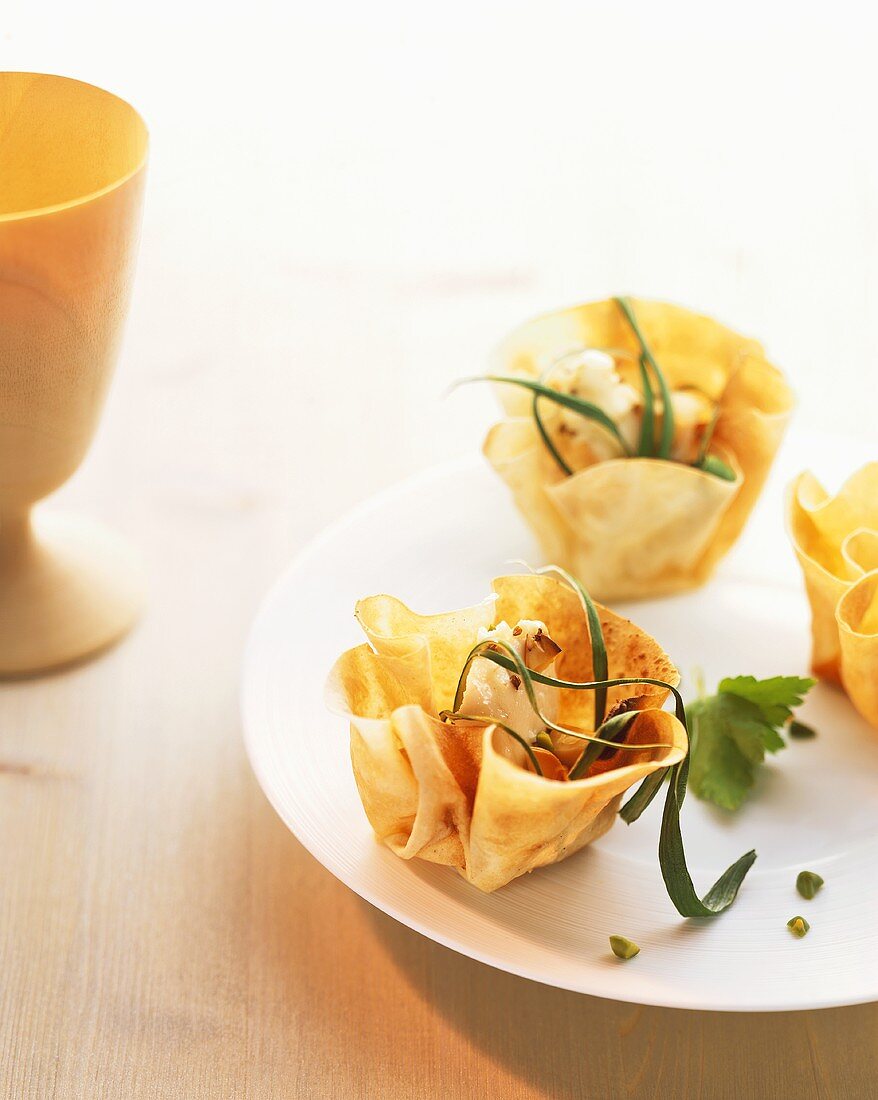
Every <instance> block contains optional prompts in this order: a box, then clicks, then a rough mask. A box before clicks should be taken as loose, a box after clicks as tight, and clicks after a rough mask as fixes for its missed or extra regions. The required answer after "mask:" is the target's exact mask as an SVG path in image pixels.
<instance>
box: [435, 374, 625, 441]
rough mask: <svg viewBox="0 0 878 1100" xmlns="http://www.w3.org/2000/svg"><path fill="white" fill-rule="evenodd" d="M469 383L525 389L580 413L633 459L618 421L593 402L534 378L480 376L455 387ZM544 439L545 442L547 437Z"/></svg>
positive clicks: (500, 375) (465, 379)
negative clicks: (495, 383)
mask: <svg viewBox="0 0 878 1100" xmlns="http://www.w3.org/2000/svg"><path fill="white" fill-rule="evenodd" d="M467 382H502V383H504V384H507V385H510V386H521V387H522V388H523V389H526V390H530V391H531V393H533V394H536V395H537V396H539V397H545V398H546V399H547V400H549V401H554V402H555V404H556V405H561V406H562V408H565V409H570V410H571V411H572V412H575V413H579V415H580V416H582V417H584V418H585V419H586V420H593V421H594V422H595V423H596V424H600V426H601V427H602V428H605V429H606V430H607V431H608V432H609V433H610V435H611V436H612V437H613V438H614V439H615V440H616V442H617V443H618V444H619V446H620V447H621V448H622V451H623V453H624V454H625V455H627V456H628V457H629V458H630V457H631V450H630V448H629V446H628V444H627V443H626V442H625V439H624V437H623V435H622V433H621V432H620V431H619V428H618V425H617V424H616V421H615V420H613V418H612V417H610V416H607V414H606V413H605V412H604V410H603V409H602V408H601V407H600V406H599V405H595V404H594V403H593V402H591V401H585V400H583V398H581V397H575V396H574V395H573V394H569V393H561V391H560V390H555V389H552V387H551V386H547V385H545V383H543V382H536V381H534V379H532V378H518V377H516V376H515V375H511V374H480V375H476V376H475V377H473V378H461V379H460V381H459V382H456V383H455V385H456V386H462V385H464V384H465V383H467ZM543 438H544V440H545V437H543Z"/></svg>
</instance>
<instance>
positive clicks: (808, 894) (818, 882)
mask: <svg viewBox="0 0 878 1100" xmlns="http://www.w3.org/2000/svg"><path fill="white" fill-rule="evenodd" d="M822 885H823V879H822V878H821V877H820V875H818V874H816V873H815V872H814V871H799V875H798V878H797V879H796V889H797V890H798V891H799V893H800V894H801V895H802V897H803V898H807V899H808V901H810V900H811V898H813V897H814V895H815V894H816V893H817V891H818V890H819V889H820V887H821V886H822Z"/></svg>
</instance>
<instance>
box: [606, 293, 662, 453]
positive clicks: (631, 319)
mask: <svg viewBox="0 0 878 1100" xmlns="http://www.w3.org/2000/svg"><path fill="white" fill-rule="evenodd" d="M613 301H614V302H615V303H616V305H617V306H618V307H619V309H620V310H621V311H622V315H623V317H624V318H625V320H626V321H627V322H628V324H629V325H630V327H631V331H632V332H633V333H634V335H635V337H636V338H637V342H638V344H640V354H641V357H642V360H643V361H644V362H645V363H646V364H648V365H649V367H650V369H651V370H652V373H653V375H654V377H655V380H656V384H657V386H658V389H659V394H660V395H661V399H662V431H661V437H660V439H659V443H658V449H657V451H656V457H657V458H666V459H670V457H671V445H672V443H673V442H674V407H673V405H672V403H671V391H670V389H669V387H668V383H667V379H666V378H665V376H664V374H663V373H662V370H661V368H660V367H659V365H658V363H657V362H656V361H655V356H654V355H653V354H652V351H651V350H650V347H649V344H647V342H646V338H645V337H644V335H643V333H642V332H641V330H640V325H639V324H638V323H637V318H636V317H635V316H634V310H633V309H632V307H631V302H630V301H629V300H628V298H625V297H621V298H614V299H613Z"/></svg>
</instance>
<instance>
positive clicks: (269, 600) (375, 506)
mask: <svg viewBox="0 0 878 1100" xmlns="http://www.w3.org/2000/svg"><path fill="white" fill-rule="evenodd" d="M481 466H482V463H481V461H480V460H479V459H478V458H477V457H476V456H473V455H467V456H462V457H459V458H456V459H450V460H447V461H444V462H440V463H436V464H434V465H431V466H427V467H424V468H422V469H420V470H418V471H416V472H415V473H412V474H409V475H408V476H406V477H405V478H403V479H401V480H400V481H397V482H394V483H392V484H390V485H388V486H385V487H384V488H383V489H380V490H378V491H377V492H375V493H373V494H371V495H370V496H368V497H367V498H366V499H365V500H362V501H360V502H358V503H357V504H355V505H353V506H352V507H351V508H349V509H347V510H346V511H345V512H343V513H342V515H341V516H339V517H338V518H336V519H335V520H333V521H331V522H330V523H329V524H328V525H326V526H325V527H323V528H322V529H321V530H320V531H318V532H317V533H316V534H315V535H314V536H313V537H312V538H311V539H309V540H308V542H307V543H306V544H305V545H304V546H303V547H302V548H301V549H300V550H299V551H297V552H296V554H295V555H294V556H293V557H292V559H291V560H290V561H289V562H288V563H287V565H286V566H285V567H284V568H283V569H282V570H281V571H280V573H279V574H278V576H277V577H276V578H275V580H274V581H273V582H272V583H271V585H270V586H269V587H268V589H267V590H266V592H265V594H264V595H263V597H262V599H261V600H260V603H259V606H258V609H257V611H256V614H255V616H254V618H253V621H252V623H251V625H250V628H249V630H248V633H247V639H246V642H245V645H244V649H243V654H242V671H241V678H240V690H239V713H240V719H241V725H242V734H243V741H244V747H245V750H246V753H247V758H248V761H249V764H250V767H251V770H252V771H253V774H254V776H255V777H256V780H257V783H258V784H259V786H260V788H261V790H262V792H263V794H264V795H265V797H266V798H267V799H268V801H269V803H270V805H271V806H272V808H273V809H274V811H275V813H276V814H277V815H278V817H279V818H280V819H281V821H282V822H283V823H284V825H285V826H286V827H287V828H288V829H289V831H290V832H291V833H292V834H293V836H294V837H295V838H296V840H297V841H298V842H299V843H300V844H301V845H302V847H303V848H304V849H305V850H306V851H307V852H308V854H309V855H310V856H311V857H312V858H313V859H315V860H316V861H317V862H318V863H319V864H320V865H321V866H322V867H324V868H325V869H326V870H327V871H329V873H330V874H331V875H333V876H334V877H335V878H336V879H338V881H339V882H341V883H342V884H343V885H344V886H346V887H347V888H348V889H349V890H352V891H353V892H354V893H355V894H357V896H358V897H361V898H362V899H363V900H364V901H366V902H367V903H368V904H369V905H371V906H373V908H375V909H377V910H378V911H379V912H382V913H384V914H386V915H387V916H389V917H391V918H392V919H393V920H395V921H397V922H398V923H400V924H402V925H404V926H405V927H407V928H410V929H411V930H412V931H414V932H416V933H418V935H421V936H423V937H425V938H426V939H428V940H432V941H433V942H435V943H438V944H439V945H440V946H442V947H444V948H446V949H448V950H451V951H455V952H456V953H458V954H460V955H463V956H465V957H466V958H470V959H472V960H473V961H475V962H478V963H481V964H483V965H485V966H490V967H492V968H494V969H496V970H501V971H503V972H505V973H509V974H513V975H515V976H517V977H520V978H525V979H527V980H529V981H534V982H537V983H539V984H540V985H545V986H548V987H549V988H553V989H563V990H566V991H568V992H572V993H579V994H581V995H583V996H591V997H598V998H602V999H605V1000H612V1001H617V1002H622V1003H627V1004H640V1005H645V1006H649V1007H655V1008H666V1009H672V1010H675V1011H701V1012H741V1013H759V1012H772V1013H773V1012H810V1011H822V1010H825V1009H832V1008H843V1007H853V1006H855V1005H862V1004H871V1003H875V1002H876V1001H878V996H876V995H874V994H866V995H863V996H857V997H851V996H850V995H846V996H836V997H832V996H825V997H822V998H816V999H813V1000H811V1001H809V1003H808V1004H801V1003H790V1002H789V1001H784V1000H782V999H779V1000H775V1001H770V1002H768V1003H764V1002H760V1003H755V1002H736V1003H734V1004H709V1005H705V1004H704V1003H703V1002H702V1001H699V1000H698V999H696V998H693V997H687V996H685V995H682V996H680V997H676V998H674V999H673V1000H671V999H669V998H668V996H667V995H665V996H650V995H649V993H648V992H646V991H644V992H643V993H642V994H638V995H636V996H635V995H632V994H631V993H630V992H628V991H625V990H622V991H620V990H619V989H614V988H612V986H610V985H607V986H606V987H605V986H604V985H603V984H602V983H601V982H600V980H597V979H596V975H594V974H593V973H592V975H591V977H592V978H594V979H596V980H593V981H590V982H589V988H587V989H586V988H583V986H582V984H576V983H573V982H567V981H564V980H559V979H550V978H547V977H545V976H544V975H542V974H540V973H537V972H534V971H533V970H531V969H530V968H528V967H527V966H526V965H522V964H517V963H516V962H514V961H510V960H509V959H507V958H505V957H504V958H502V959H501V958H498V957H492V955H491V953H490V952H489V951H480V950H478V949H474V948H472V947H470V946H469V945H468V944H466V942H465V941H464V942H462V941H460V940H456V939H452V938H451V937H448V936H445V935H444V934H443V933H442V932H441V931H437V930H436V929H435V928H433V927H429V928H428V927H427V926H426V924H425V923H424V922H422V921H421V920H419V919H418V918H417V917H413V916H412V915H411V914H410V913H408V912H406V911H404V910H403V908H402V907H400V906H398V905H397V904H395V903H394V902H392V901H387V900H386V899H385V898H384V897H382V896H380V891H378V890H373V889H370V888H369V887H368V886H367V885H365V884H363V883H361V882H356V881H354V875H353V873H352V872H349V871H348V870H347V869H345V868H343V867H340V866H339V865H338V864H337V863H336V861H335V860H334V859H333V858H332V857H331V856H329V855H327V854H326V853H323V852H321V853H320V854H318V852H317V851H316V850H315V847H314V846H313V845H312V843H311V842H310V840H309V839H306V838H305V836H303V835H301V833H300V830H299V829H297V827H296V824H295V823H294V822H292V821H291V820H289V818H288V816H287V814H286V813H285V811H284V808H283V804H282V799H281V797H280V795H279V793H278V790H277V788H276V786H275V784H274V782H273V780H272V778H271V776H270V775H269V774H268V769H267V768H266V767H265V766H264V764H263V762H262V761H261V759H260V754H259V752H258V751H257V742H258V739H259V735H258V733H257V732H256V726H257V725H258V723H257V722H256V721H255V720H254V718H253V714H254V710H255V709H257V707H258V704H256V705H254V704H253V702H252V700H253V698H254V695H255V692H256V688H257V686H258V685H259V683H260V681H261V677H260V675H259V671H258V663H257V662H256V661H255V659H254V658H255V655H256V654H257V653H258V652H259V650H260V649H261V648H262V646H263V641H262V638H261V635H262V633H263V631H264V629H265V624H266V623H267V622H268V621H269V619H270V618H271V616H272V614H273V613H274V611H275V604H276V602H277V600H278V598H279V596H280V593H281V592H283V591H285V590H286V589H287V588H288V586H289V584H290V582H291V580H292V578H293V577H294V576H295V575H296V574H297V573H299V572H300V571H301V570H302V569H303V568H304V567H306V566H307V565H308V564H309V562H310V561H311V560H312V559H313V558H315V557H316V556H318V555H319V552H320V550H321V548H322V547H323V546H324V545H325V544H327V543H330V542H333V541H334V540H335V539H336V538H337V536H338V535H339V534H341V533H343V532H344V531H345V530H347V529H348V528H350V527H352V526H354V525H355V524H356V523H357V522H358V521H359V520H360V519H361V518H363V517H365V516H368V515H370V514H372V513H374V512H376V511H379V510H381V509H382V508H383V507H384V506H386V505H387V504H389V503H391V502H392V501H393V500H395V499H396V498H398V497H404V496H406V495H407V494H408V493H409V492H410V491H411V490H412V489H413V488H414V487H415V486H423V485H426V484H430V483H431V482H434V481H441V480H443V479H444V478H446V477H449V476H453V475H455V474H457V473H460V472H464V471H467V470H472V469H474V468H475V467H479V468H481ZM729 579H733V578H732V577H730V578H729ZM708 583H710V582H708ZM373 841H374V843H376V844H378V841H377V840H374V838H373ZM685 919H686V918H681V920H685Z"/></svg>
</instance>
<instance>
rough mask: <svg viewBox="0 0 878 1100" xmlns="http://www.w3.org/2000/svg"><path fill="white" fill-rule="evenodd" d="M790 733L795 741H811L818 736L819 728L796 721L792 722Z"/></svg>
mask: <svg viewBox="0 0 878 1100" xmlns="http://www.w3.org/2000/svg"><path fill="white" fill-rule="evenodd" d="M789 733H790V737H792V739H793V740H794V741H810V740H812V739H813V738H814V737H816V736H817V730H815V729H813V728H812V727H811V726H806V725H805V723H804V722H796V721H793V722H790V724H789Z"/></svg>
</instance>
